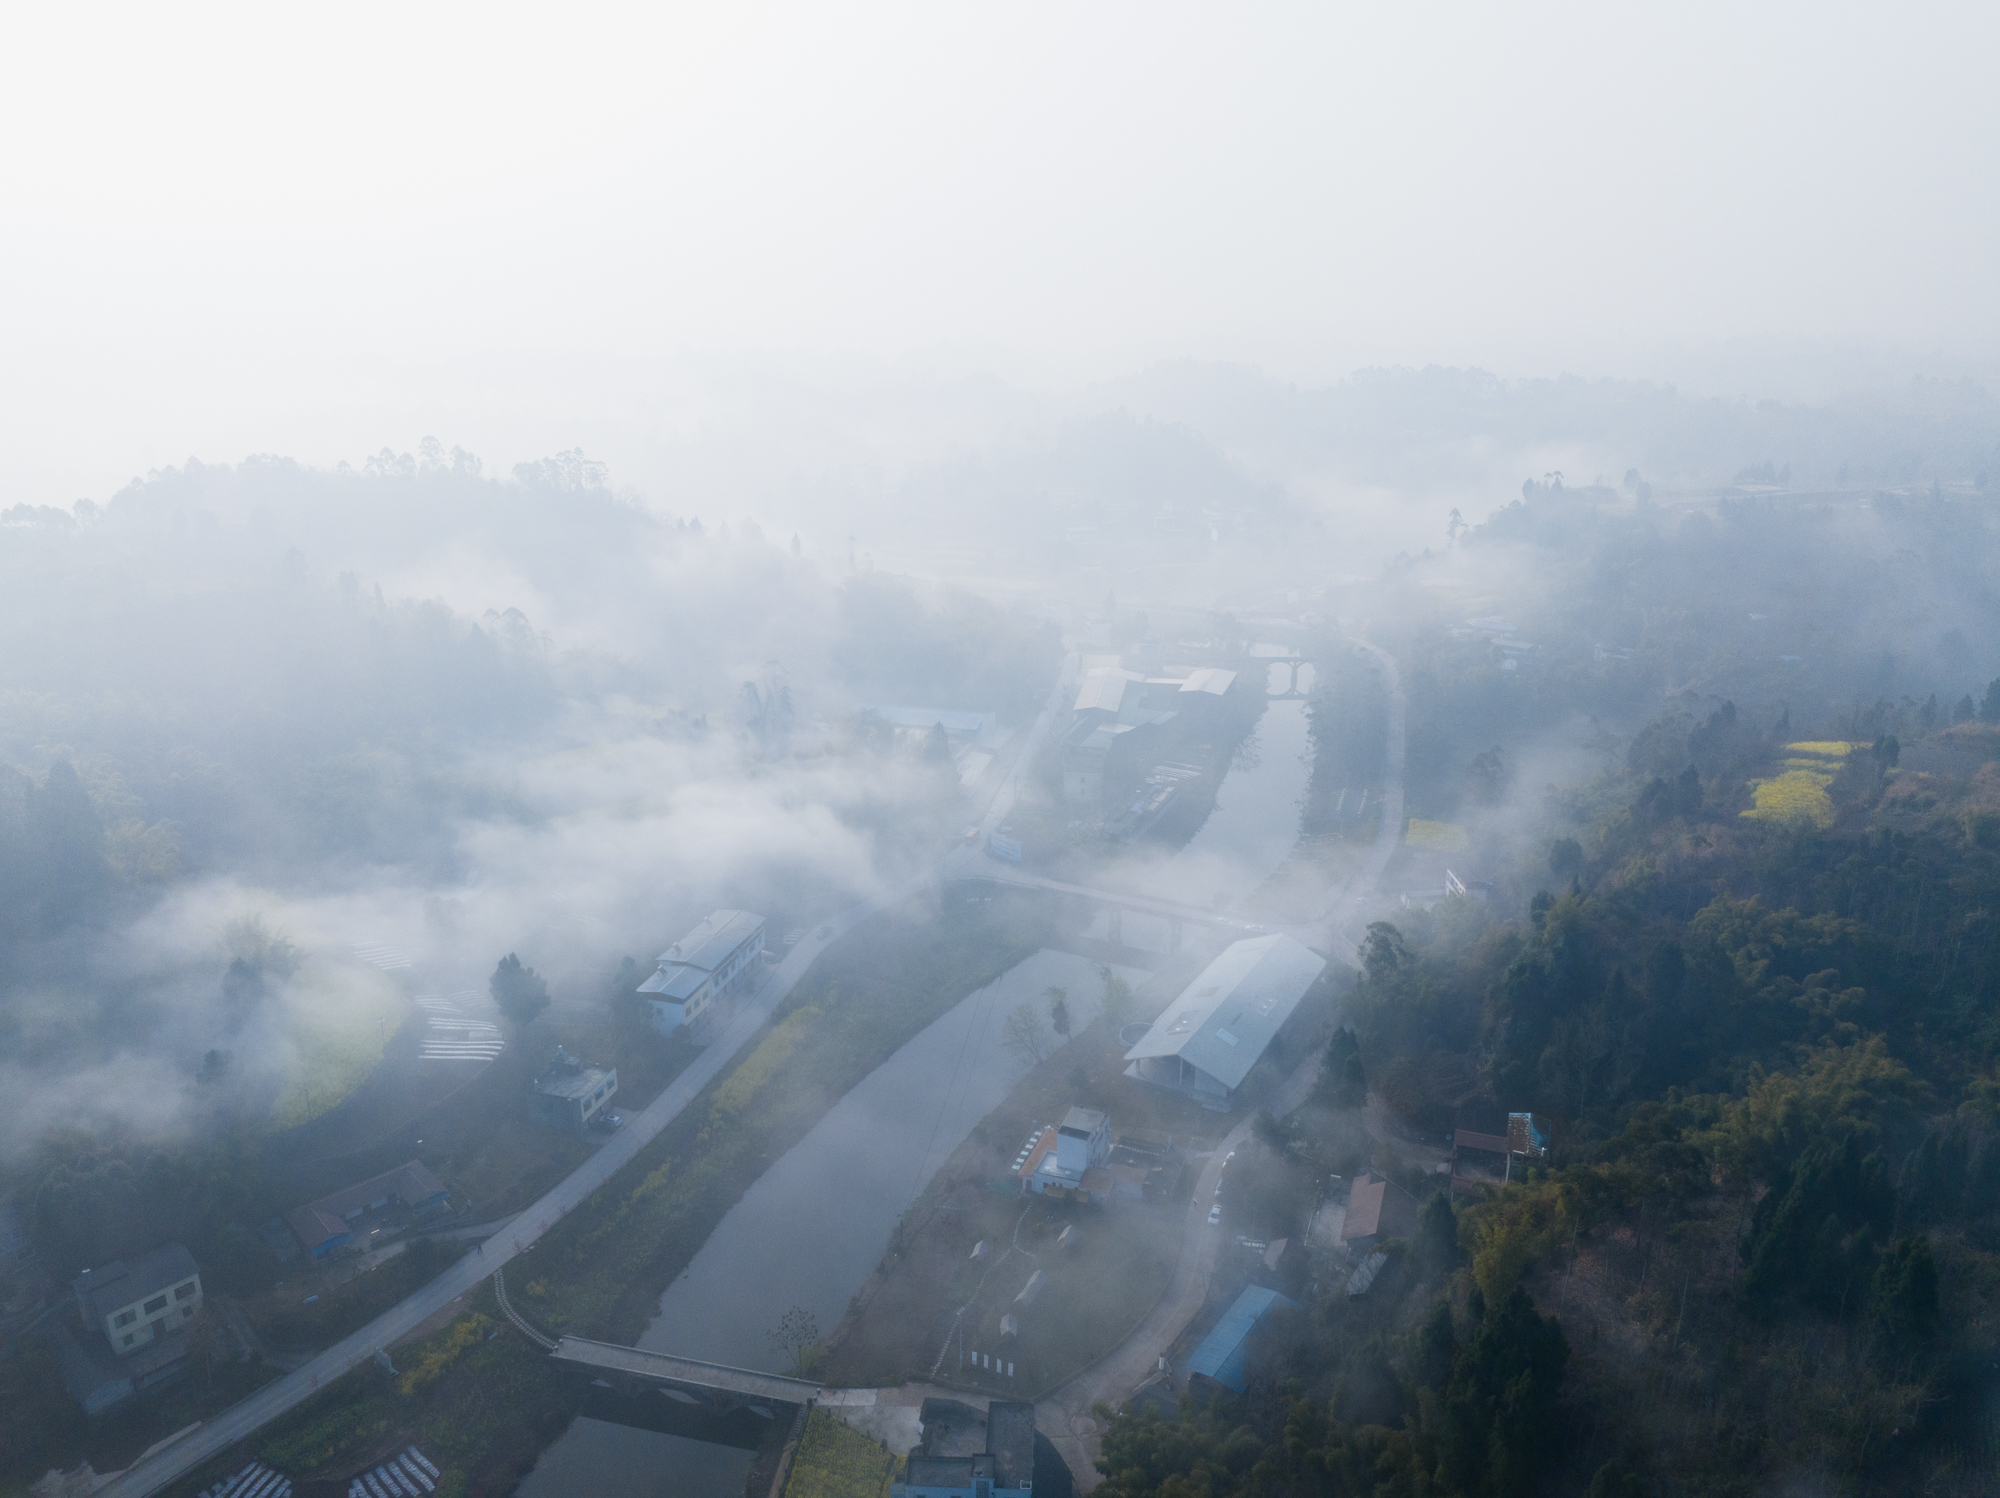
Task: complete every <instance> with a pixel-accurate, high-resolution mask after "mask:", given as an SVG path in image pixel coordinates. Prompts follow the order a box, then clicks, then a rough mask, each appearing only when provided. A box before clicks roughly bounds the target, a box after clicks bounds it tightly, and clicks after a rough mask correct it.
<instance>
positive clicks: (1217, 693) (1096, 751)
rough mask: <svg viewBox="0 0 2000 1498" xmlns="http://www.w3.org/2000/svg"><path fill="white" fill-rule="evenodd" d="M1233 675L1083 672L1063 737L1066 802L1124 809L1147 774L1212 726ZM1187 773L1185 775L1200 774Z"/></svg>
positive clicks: (1211, 671) (1211, 670) (1209, 669)
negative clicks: (1069, 722) (1150, 674)
mask: <svg viewBox="0 0 2000 1498" xmlns="http://www.w3.org/2000/svg"><path fill="white" fill-rule="evenodd" d="M1235 681H1236V673H1235V672H1234V671H1226V670H1223V669H1221V668H1220V667H1215V666H1203V667H1199V668H1196V669H1194V670H1190V671H1187V672H1185V673H1183V674H1181V675H1166V676H1148V675H1146V674H1145V673H1144V672H1141V671H1128V670H1126V669H1125V668H1124V667H1122V666H1119V665H1114V664H1099V665H1095V666H1093V667H1091V668H1090V669H1089V670H1088V671H1086V672H1085V673H1084V676H1083V680H1082V681H1081V682H1080V683H1079V684H1078V687H1077V694H1076V700H1075V702H1074V703H1073V704H1072V707H1071V713H1072V715H1073V718H1072V722H1071V724H1070V727H1069V729H1068V731H1067V733H1066V734H1065V735H1064V738H1063V753H1062V782H1063V799H1064V800H1065V801H1068V802H1070V803H1072V804H1074V805H1078V806H1088V807H1092V808H1105V809H1108V808H1111V807H1119V806H1123V805H1124V804H1125V803H1126V802H1127V801H1129V800H1130V799H1131V798H1132V796H1133V795H1134V794H1136V793H1137V791H1138V789H1139V787H1140V784H1141V782H1142V781H1143V780H1144V779H1145V777H1146V772H1147V770H1148V769H1149V768H1151V767H1152V766H1153V764H1154V763H1155V762H1156V761H1157V760H1158V759H1159V758H1160V757H1161V756H1162V755H1166V754H1171V753H1174V752H1176V751H1177V750H1178V749H1179V748H1180V746H1182V745H1184V744H1187V743H1190V742H1192V741H1193V740H1194V739H1196V738H1198V737H1199V736H1200V735H1202V734H1204V733H1209V732H1211V731H1212V730H1213V728H1214V727H1215V725H1216V723H1217V721H1218V720H1219V719H1220V716H1221V708H1222V702H1223V699H1224V698H1225V697H1226V696H1227V695H1228V692H1229V689H1230V687H1231V686H1232V685H1233V684H1234V683H1235ZM1198 773H1199V772H1198V771H1194V770H1192V768H1190V774H1191V775H1193V774H1198Z"/></svg>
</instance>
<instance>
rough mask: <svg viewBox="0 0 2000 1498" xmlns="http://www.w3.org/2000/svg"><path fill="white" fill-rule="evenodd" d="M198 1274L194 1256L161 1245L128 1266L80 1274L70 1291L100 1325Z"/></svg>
mask: <svg viewBox="0 0 2000 1498" xmlns="http://www.w3.org/2000/svg"><path fill="white" fill-rule="evenodd" d="M199 1272H200V1271H199V1270H197V1269H196V1268H195V1262H194V1255H193V1254H191V1253H189V1252H188V1251H187V1250H186V1249H185V1248H183V1247H182V1246H181V1245H180V1244H178V1243H163V1244H161V1245H160V1246H159V1247H158V1248H156V1249H154V1250H152V1251H151V1252H150V1253H143V1254H141V1255H139V1257H138V1258H136V1259H133V1260H132V1261H131V1262H129V1263H127V1262H126V1261H124V1260H122V1259H120V1260H116V1261H114V1262H112V1263H109V1264H106V1265H105V1266H104V1267H103V1268H102V1269H95V1270H92V1271H91V1272H90V1273H88V1274H80V1275H78V1276H77V1277H76V1279H75V1280H73V1281H72V1282H71V1288H72V1289H73V1290H75V1291H76V1292H77V1294H78V1295H79V1296H81V1297H82V1298H83V1300H84V1301H85V1302H86V1303H87V1304H88V1305H89V1306H90V1312H91V1316H92V1318H93V1321H94V1322H95V1321H102V1320H103V1319H104V1318H105V1317H106V1316H108V1315H110V1314H111V1313H112V1312H113V1311H115V1310H117V1309H119V1308H120V1307H121V1306H129V1305H130V1304H132V1302H133V1301H135V1300H144V1299H145V1298H146V1297H147V1296H148V1295H156V1294H158V1293H159V1292H160V1291H162V1290H165V1289H167V1288H169V1287H170V1286H173V1285H178V1284H179V1283H180V1282H181V1281H182V1280H184V1279H187V1278H188V1277H189V1276H190V1275H193V1274H197V1273H199Z"/></svg>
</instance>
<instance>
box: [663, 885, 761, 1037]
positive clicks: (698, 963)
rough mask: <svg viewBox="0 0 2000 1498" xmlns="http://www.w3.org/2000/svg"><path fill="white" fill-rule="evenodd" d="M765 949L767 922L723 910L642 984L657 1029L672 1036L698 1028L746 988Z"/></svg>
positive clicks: (669, 952) (670, 953)
mask: <svg viewBox="0 0 2000 1498" xmlns="http://www.w3.org/2000/svg"><path fill="white" fill-rule="evenodd" d="M763 950H764V918H763V917H762V916H761V915H753V914H752V913H751V912H749V911H747V910H718V911H716V912H715V913H714V914H713V915H711V916H709V917H708V918H707V919H706V920H704V921H703V922H702V923H701V924H700V925H699V926H697V927H695V928H694V930H692V931H690V932H688V934H687V935H686V936H683V937H682V938H681V939H680V940H679V941H677V942H675V943H674V944H673V945H672V946H671V947H668V948H667V949H666V951H664V952H662V953H661V954H660V956H659V964H660V966H659V971H658V972H656V973H654V974H653V976H652V977H650V978H648V979H647V980H646V981H645V982H644V983H641V984H640V985H639V993H640V995H641V996H642V997H643V998H644V999H645V1000H646V1005H647V1008H648V1009H650V1010H651V1011H652V1018H653V1028H654V1029H655V1030H658V1031H659V1032H660V1033H661V1034H662V1035H671V1034H673V1033H674V1031H676V1030H678V1029H680V1028H681V1026H683V1025H694V1024H697V1023H698V1022H699V1021H700V1020H701V1017H702V1016H703V1015H704V1014H706V1013H707V1012H708V1009H709V1006H710V1005H711V1004H713V1003H714V1002H715V1001H716V1000H717V999H719V998H721V997H723V996H724V995H726V994H728V993H729V992H730V991H732V990H733V989H734V988H735V987H736V986H737V985H738V984H740V983H741V982H742V981H743V979H744V976H745V974H746V973H747V972H748V971H749V968H750V964H751V963H752V962H754V961H756V960H757V954H758V953H760V952H762V951H763Z"/></svg>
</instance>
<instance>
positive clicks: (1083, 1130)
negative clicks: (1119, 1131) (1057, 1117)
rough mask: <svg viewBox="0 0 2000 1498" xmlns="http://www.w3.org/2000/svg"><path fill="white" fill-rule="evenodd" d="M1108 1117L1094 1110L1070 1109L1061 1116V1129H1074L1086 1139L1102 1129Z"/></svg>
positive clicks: (1106, 1114)
mask: <svg viewBox="0 0 2000 1498" xmlns="http://www.w3.org/2000/svg"><path fill="white" fill-rule="evenodd" d="M1110 1116H1111V1115H1110V1114H1108V1113H1105V1112H1102V1111H1101V1110H1099V1109H1096V1108H1071V1109H1070V1110H1069V1112H1067V1113H1065V1114H1064V1115H1063V1121H1062V1127H1063V1128H1065V1129H1074V1130H1076V1131H1077V1132H1078V1133H1080V1134H1083V1135H1084V1136H1085V1137H1086V1138H1087V1137H1089V1136H1090V1135H1092V1134H1095V1133H1096V1132H1097V1131H1098V1130H1099V1129H1101V1128H1103V1127H1104V1124H1105V1121H1106V1120H1107V1119H1109V1118H1110Z"/></svg>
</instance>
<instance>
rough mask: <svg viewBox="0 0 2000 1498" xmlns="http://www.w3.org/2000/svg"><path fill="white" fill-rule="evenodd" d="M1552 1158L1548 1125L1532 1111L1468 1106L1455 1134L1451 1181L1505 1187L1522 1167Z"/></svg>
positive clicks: (1455, 1186)
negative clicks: (1506, 1111) (1504, 1111)
mask: <svg viewBox="0 0 2000 1498" xmlns="http://www.w3.org/2000/svg"><path fill="white" fill-rule="evenodd" d="M1548 1158H1549V1133H1548V1127H1547V1125H1545V1124H1544V1123H1543V1122H1542V1120H1541V1119H1539V1118H1537V1117H1536V1116H1535V1115H1534V1114H1532V1113H1509V1114H1507V1115H1506V1117H1505V1118H1502V1117H1500V1116H1499V1115H1498V1113H1497V1111H1494V1110H1491V1109H1486V1110H1481V1109H1477V1108H1474V1109H1468V1110H1466V1111H1464V1112H1461V1113H1460V1115H1459V1118H1458V1123H1457V1127H1455V1128H1454V1129H1453V1130H1452V1133H1451V1184H1452V1187H1453V1189H1454V1190H1456V1189H1457V1188H1459V1187H1461V1186H1501V1185H1505V1184H1506V1183H1507V1182H1508V1181H1511V1180H1512V1179H1513V1178H1514V1176H1515V1175H1516V1173H1518V1172H1519V1171H1520V1170H1521V1168H1522V1167H1524V1166H1527V1165H1531V1164H1533V1165H1543V1164H1547V1163H1548Z"/></svg>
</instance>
